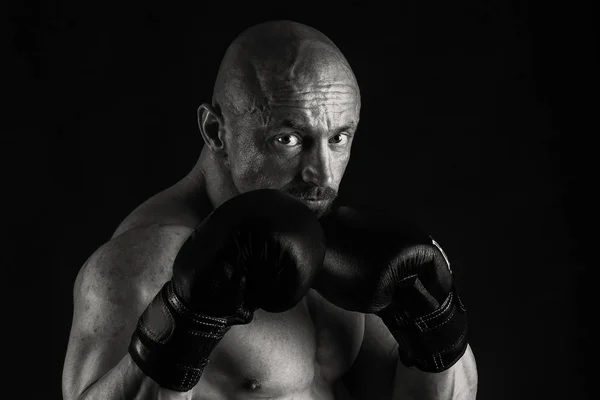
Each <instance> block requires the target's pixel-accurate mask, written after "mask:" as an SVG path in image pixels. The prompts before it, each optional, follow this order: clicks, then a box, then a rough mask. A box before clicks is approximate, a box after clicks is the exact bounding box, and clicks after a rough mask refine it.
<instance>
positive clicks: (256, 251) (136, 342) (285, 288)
mask: <svg viewBox="0 0 600 400" xmlns="http://www.w3.org/2000/svg"><path fill="white" fill-rule="evenodd" d="M324 256H325V243H324V234H323V231H322V229H321V226H320V224H319V222H318V220H317V219H316V217H315V216H314V215H313V213H312V212H311V211H310V210H309V209H308V208H307V207H306V206H305V205H304V204H303V203H301V202H300V201H299V200H297V199H295V198H293V197H292V196H289V195H287V194H285V193H283V192H281V191H276V190H271V189H261V190H256V191H252V192H248V193H245V194H242V195H239V196H236V197H234V198H233V199H231V200H229V201H227V202H225V203H223V204H222V205H221V206H220V207H218V208H217V209H216V210H214V211H213V212H212V213H211V214H210V215H209V216H208V217H207V218H206V219H205V220H204V221H203V222H202V223H201V224H200V225H199V226H198V227H197V228H196V229H195V231H194V232H193V233H192V234H191V235H190V237H189V238H188V239H187V240H186V241H185V242H184V244H183V245H182V247H181V249H180V250H179V252H178V254H177V256H176V258H175V260H174V264H173V276H172V279H171V280H170V281H168V282H167V283H166V284H165V285H164V286H163V288H162V289H161V290H160V291H159V293H158V294H157V295H156V296H155V298H154V299H153V300H152V302H151V303H150V305H149V306H148V307H147V309H146V310H145V311H144V313H143V314H142V315H141V317H140V318H139V321H138V325H137V328H136V329H135V332H134V333H133V336H132V339H131V343H130V346H129V354H130V355H131V357H132V359H133V360H134V362H135V363H136V364H137V365H138V366H139V367H140V369H141V370H142V371H143V372H144V373H145V374H146V375H148V376H149V377H150V378H152V379H153V380H154V381H156V382H157V383H158V384H159V385H161V386H162V387H166V388H169V389H172V390H175V391H181V392H184V391H188V390H190V389H192V388H193V387H194V386H195V385H196V384H197V382H198V381H199V379H200V377H201V375H202V371H203V370H204V368H205V366H206V365H207V363H208V358H209V355H210V353H211V352H212V350H213V349H214V348H215V346H216V345H217V344H218V343H219V341H220V340H221V339H222V338H223V336H224V335H225V334H226V332H227V331H228V330H229V329H230V328H231V326H233V325H239V324H247V323H249V322H251V320H252V318H253V313H254V311H255V310H256V309H258V308H261V309H264V310H266V311H269V312H283V311H285V310H288V309H290V308H292V307H294V306H295V305H296V304H297V303H298V302H299V301H300V300H301V299H302V298H303V297H304V296H305V294H306V292H307V291H308V289H309V288H310V287H311V284H312V281H313V279H314V277H315V276H316V274H317V272H318V270H319V269H320V267H321V266H322V263H323V259H324Z"/></svg>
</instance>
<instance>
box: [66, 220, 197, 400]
mask: <svg viewBox="0 0 600 400" xmlns="http://www.w3.org/2000/svg"><path fill="white" fill-rule="evenodd" d="M189 231H190V230H189V228H185V227H162V228H159V227H150V228H140V229H134V230H131V231H129V232H127V233H125V234H123V235H121V236H119V237H117V238H116V239H113V240H112V241H111V242H109V243H107V244H106V245H104V246H102V247H101V248H100V249H99V250H97V251H96V252H95V253H94V254H93V255H92V256H91V257H90V259H89V260H88V261H87V262H86V264H85V265H84V266H83V267H82V269H81V271H80V272H79V275H78V276H77V279H76V281H75V285H74V292H73V296H74V310H73V311H74V312H73V322H72V326H71V334H70V338H69V344H68V349H67V354H66V358H65V363H64V369H63V397H64V399H65V400H90V399H103V400H131V399H156V398H160V399H165V400H167V399H168V400H171V399H173V400H175V399H177V400H179V399H190V398H191V393H180V392H174V391H170V390H167V389H164V388H161V387H160V386H158V385H157V384H156V383H155V382H154V381H152V380H151V379H150V378H148V377H147V376H146V375H145V374H144V373H143V372H142V371H141V370H140V369H139V368H138V366H137V365H136V364H135V363H134V362H133V360H132V359H131V357H130V356H129V354H128V352H127V347H128V345H129V342H130V340H131V335H132V333H133V331H134V329H135V327H136V324H137V321H138V318H139V316H140V315H141V314H142V312H143V311H144V309H145V308H146V307H147V305H148V304H149V303H150V301H151V300H152V298H153V297H154V296H155V295H156V293H157V292H158V291H159V290H160V287H161V286H162V284H164V283H165V282H166V281H167V280H168V279H169V278H170V274H171V265H172V263H173V258H174V256H175V254H176V252H177V251H178V249H179V247H180V246H181V244H182V243H183V241H184V240H185V238H186V237H187V236H188V234H189Z"/></svg>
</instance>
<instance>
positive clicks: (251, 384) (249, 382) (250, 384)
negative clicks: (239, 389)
mask: <svg viewBox="0 0 600 400" xmlns="http://www.w3.org/2000/svg"><path fill="white" fill-rule="evenodd" d="M244 388H245V389H247V390H256V389H260V382H259V381H257V380H256V379H248V378H246V380H245V381H244Z"/></svg>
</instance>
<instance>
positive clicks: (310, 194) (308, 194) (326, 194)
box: [286, 186, 337, 200]
mask: <svg viewBox="0 0 600 400" xmlns="http://www.w3.org/2000/svg"><path fill="white" fill-rule="evenodd" d="M286 192H287V193H288V194H290V195H292V196H294V197H296V198H299V199H300V200H333V199H335V198H336V197H337V191H335V190H334V189H332V188H330V187H318V186H316V187H307V188H290V189H288V190H286Z"/></svg>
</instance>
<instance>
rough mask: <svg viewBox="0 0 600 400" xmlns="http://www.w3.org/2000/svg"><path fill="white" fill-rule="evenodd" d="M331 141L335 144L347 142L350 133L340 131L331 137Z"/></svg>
mask: <svg viewBox="0 0 600 400" xmlns="http://www.w3.org/2000/svg"><path fill="white" fill-rule="evenodd" d="M329 142H330V143H333V144H346V143H347V142H348V135H346V134H344V133H338V134H337V135H335V136H333V137H332V138H331V139H329Z"/></svg>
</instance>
